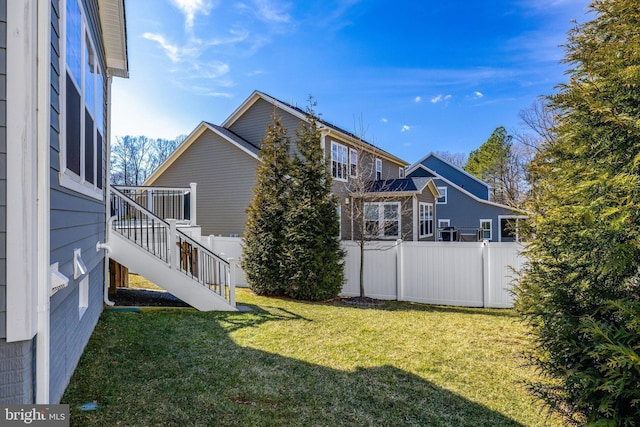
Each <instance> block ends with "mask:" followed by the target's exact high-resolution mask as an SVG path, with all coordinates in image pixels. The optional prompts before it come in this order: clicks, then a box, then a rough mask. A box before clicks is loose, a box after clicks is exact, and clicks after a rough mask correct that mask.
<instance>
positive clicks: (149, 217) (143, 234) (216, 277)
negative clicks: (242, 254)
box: [111, 187, 235, 306]
mask: <svg viewBox="0 0 640 427" xmlns="http://www.w3.org/2000/svg"><path fill="white" fill-rule="evenodd" d="M111 215H112V220H111V224H112V225H111V229H112V231H113V232H116V233H119V234H120V235H122V236H123V237H125V238H126V239H127V240H129V241H130V242H132V243H134V244H135V245H137V246H139V247H140V248H142V249H144V250H145V251H147V252H149V253H150V254H152V255H154V256H155V257H156V258H157V259H159V260H161V261H163V262H164V263H165V264H166V265H167V266H168V267H169V268H171V269H174V270H176V271H180V272H181V273H183V274H184V275H186V276H188V277H190V278H191V279H193V280H194V281H196V282H198V283H199V284H201V285H203V286H206V287H208V288H209V289H210V290H212V291H214V292H216V293H217V294H218V295H220V296H222V297H224V298H225V299H226V300H227V301H229V303H230V304H231V305H232V306H235V285H234V282H235V280H234V277H233V276H235V274H234V271H235V269H234V268H231V265H230V263H229V262H228V261H226V260H225V259H223V258H221V257H219V256H218V255H216V254H215V253H213V252H212V251H211V250H209V249H208V248H207V247H206V246H204V245H202V244H201V243H200V242H198V241H196V240H194V239H192V238H191V237H189V236H188V235H187V234H185V233H183V232H182V231H180V230H179V229H178V227H177V221H176V220H175V219H166V220H165V219H163V218H160V217H158V216H156V215H154V214H153V213H152V212H150V211H149V210H148V209H146V208H145V207H143V206H141V205H140V204H139V203H138V202H137V201H136V200H133V199H131V198H129V197H128V196H127V195H126V194H125V193H123V192H121V191H120V190H119V189H117V188H114V187H111Z"/></svg>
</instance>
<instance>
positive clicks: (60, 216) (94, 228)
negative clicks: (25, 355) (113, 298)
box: [49, 0, 109, 403]
mask: <svg viewBox="0 0 640 427" xmlns="http://www.w3.org/2000/svg"><path fill="white" fill-rule="evenodd" d="M60 6H61V5H60V4H59V2H58V0H53V1H52V13H51V16H52V22H51V34H52V35H51V37H52V40H51V45H52V47H51V90H50V95H51V133H50V136H51V141H50V143H51V153H50V161H51V166H50V170H51V175H50V186H51V192H50V195H51V199H50V204H51V215H50V227H51V234H50V245H51V253H50V257H51V263H52V264H53V263H56V262H57V263H58V264H59V270H60V272H61V273H62V274H64V275H65V276H67V277H68V278H69V279H70V281H69V285H68V286H67V287H66V288H64V289H62V290H60V291H58V292H56V293H55V294H54V295H53V296H52V297H51V324H50V334H51V336H50V342H51V348H50V354H51V356H50V365H51V368H50V395H49V398H50V401H51V402H52V403H56V402H58V401H59V400H60V398H61V397H62V393H63V392H64V389H65V387H66V385H67V384H68V382H69V379H70V378H71V374H72V373H73V370H74V368H75V366H76V364H77V362H78V360H79V358H80V355H81V354H82V351H83V349H84V347H85V345H86V343H87V342H88V340H89V336H90V335H91V332H92V331H93V328H94V327H95V324H96V322H97V320H98V317H99V315H100V312H101V310H102V293H103V284H104V252H103V251H100V252H96V242H98V241H100V242H103V241H104V240H105V218H106V213H105V202H104V201H100V200H97V199H93V198H91V197H87V196H84V195H82V194H80V193H77V192H74V191H72V190H69V189H67V188H65V187H62V186H61V185H60V181H59V172H60V139H61V137H62V136H61V134H60V132H61V129H60V123H61V122H62V121H63V119H64V116H63V115H61V112H60V105H61V99H60V90H61V86H60V81H61V79H62V78H64V75H61V73H62V70H63V69H64V68H63V64H62V60H61V58H60V49H59V48H60V46H61V45H63V44H64V40H63V39H60V36H61V34H60V29H61V28H62V23H61V22H60V10H61V9H60ZM83 6H84V10H85V12H86V16H87V18H88V19H87V20H88V24H89V26H90V27H91V33H92V34H93V37H94V39H95V41H96V49H97V53H98V57H99V58H103V59H104V53H103V51H102V48H101V46H102V43H101V40H100V38H99V34H100V31H99V30H98V29H97V25H98V24H97V22H98V16H97V13H98V6H97V0H83ZM103 68H105V69H106V66H105V64H104V63H103ZM105 93H106V88H105ZM104 99H106V96H105V98H104ZM108 113H109V111H108V109H107V112H106V114H105V121H106V116H107V114H108ZM105 127H106V126H105ZM103 150H104V147H103ZM106 157H107V156H105V155H104V151H103V156H102V158H103V159H105V158H106ZM105 166H106V164H105V162H104V160H103V163H102V165H101V166H100V167H102V170H103V174H102V176H103V177H105V176H106V172H105V170H106V168H105ZM104 188H106V180H104V178H103V189H104ZM103 193H104V190H103ZM103 197H106V195H104V194H103ZM78 248H79V249H81V251H82V259H83V261H84V262H85V264H86V265H87V268H88V270H89V273H88V275H89V307H88V309H87V310H86V312H85V313H84V315H83V316H82V318H80V316H79V297H78V293H79V286H80V280H74V278H73V276H74V274H73V253H74V249H78ZM80 279H82V278H80Z"/></svg>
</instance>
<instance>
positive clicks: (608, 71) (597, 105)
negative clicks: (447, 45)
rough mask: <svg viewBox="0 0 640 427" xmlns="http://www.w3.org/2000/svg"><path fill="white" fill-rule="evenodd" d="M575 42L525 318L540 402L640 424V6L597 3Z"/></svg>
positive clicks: (555, 102)
mask: <svg viewBox="0 0 640 427" xmlns="http://www.w3.org/2000/svg"><path fill="white" fill-rule="evenodd" d="M590 8H591V9H592V11H593V12H594V13H595V14H596V16H595V19H594V20H593V21H591V22H588V23H586V24H582V25H579V26H577V27H576V28H575V29H574V30H573V31H571V32H570V34H569V40H568V44H567V47H566V57H565V62H566V63H567V64H569V65H570V67H571V69H570V70H569V76H570V80H569V83H567V84H565V85H562V86H560V88H559V93H558V94H557V95H555V96H553V97H551V106H552V108H553V109H554V111H556V112H557V120H556V122H557V124H556V127H555V129H553V131H554V132H553V133H554V135H555V139H554V140H553V141H549V142H546V143H545V145H543V147H542V149H541V151H540V152H539V154H538V155H537V157H536V159H535V160H534V163H533V165H532V168H533V172H534V173H535V175H536V182H535V186H534V188H533V189H532V197H531V201H530V203H529V206H528V208H529V210H530V211H531V212H532V215H531V218H530V219H529V221H528V223H529V227H530V230H529V231H530V241H529V243H528V245H527V247H526V255H527V257H528V262H527V264H526V266H525V268H524V271H523V272H522V274H521V277H520V279H519V287H518V289H517V308H518V309H519V310H520V311H521V312H522V313H523V315H524V316H525V319H526V320H527V321H528V323H529V325H530V326H531V327H532V331H533V336H534V337H535V344H536V345H535V350H534V351H533V352H532V354H531V357H532V360H533V361H534V362H535V364H536V365H537V367H538V368H539V371H540V372H541V373H542V374H544V381H541V382H540V383H538V384H533V385H532V390H533V391H534V392H535V393H536V394H537V395H538V396H540V397H542V398H543V399H544V400H545V401H546V403H547V404H548V405H549V406H550V407H551V408H552V409H553V410H556V411H558V412H560V413H562V414H563V415H564V416H565V417H566V419H567V421H568V422H569V423H575V424H589V425H603V426H604V425H607V426H608V425H611V426H614V425H616V426H626V425H638V424H637V423H638V420H640V387H639V386H638V384H640V284H639V282H640V281H639V279H638V277H639V274H638V266H639V260H640V5H639V4H638V1H637V0H594V1H592V3H591V5H590Z"/></svg>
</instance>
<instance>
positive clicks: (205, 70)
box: [193, 61, 229, 79]
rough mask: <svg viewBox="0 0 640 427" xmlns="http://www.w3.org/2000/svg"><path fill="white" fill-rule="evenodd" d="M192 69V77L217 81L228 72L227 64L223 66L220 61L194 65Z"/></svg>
mask: <svg viewBox="0 0 640 427" xmlns="http://www.w3.org/2000/svg"><path fill="white" fill-rule="evenodd" d="M193 69H194V71H195V73H194V76H193V77H199V78H203V79H217V78H220V77H221V76H224V75H225V74H227V73H228V72H229V64H225V63H224V62H220V61H213V62H209V63H203V64H198V63H196V64H194V65H193Z"/></svg>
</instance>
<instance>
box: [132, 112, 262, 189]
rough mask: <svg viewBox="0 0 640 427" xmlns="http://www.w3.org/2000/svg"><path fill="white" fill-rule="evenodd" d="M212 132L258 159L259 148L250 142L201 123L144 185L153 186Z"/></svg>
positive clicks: (209, 124)
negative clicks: (204, 134) (200, 139)
mask: <svg viewBox="0 0 640 427" xmlns="http://www.w3.org/2000/svg"><path fill="white" fill-rule="evenodd" d="M207 130H209V131H211V132H213V133H215V134H217V135H218V136H220V137H221V138H222V139H223V140H224V141H227V142H228V143H230V144H232V145H234V146H236V147H237V148H239V149H240V150H241V151H243V152H244V153H246V154H247V155H249V156H251V157H253V158H255V159H258V151H259V148H258V147H256V146H255V145H253V144H251V143H250V142H249V141H247V140H245V139H243V138H241V137H240V136H238V135H236V134H235V133H233V132H232V131H230V130H229V129H225V128H223V127H221V126H217V125H213V124H211V123H207V122H200V124H199V125H198V126H197V127H196V128H195V129H194V130H193V132H191V133H190V134H189V135H188V136H187V137H186V138H185V140H184V141H182V143H181V144H180V145H179V146H178V147H177V148H176V149H175V150H174V152H173V153H172V154H171V155H170V156H169V157H168V158H167V159H166V160H165V161H164V162H163V163H162V164H161V165H160V166H159V167H158V168H157V169H156V170H155V171H153V173H152V174H151V175H150V176H149V177H148V178H147V180H146V181H145V182H144V185H153V183H154V182H155V181H156V180H157V179H158V178H159V177H160V176H161V175H162V174H163V173H164V172H165V171H166V170H167V169H169V167H171V165H172V164H173V163H174V162H175V161H176V160H177V159H178V158H179V157H180V156H181V155H182V154H183V153H184V152H185V151H187V149H188V148H189V147H191V145H193V144H194V143H195V142H196V141H197V140H198V138H199V137H200V135H202V134H203V133H204V132H205V131H207Z"/></svg>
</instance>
